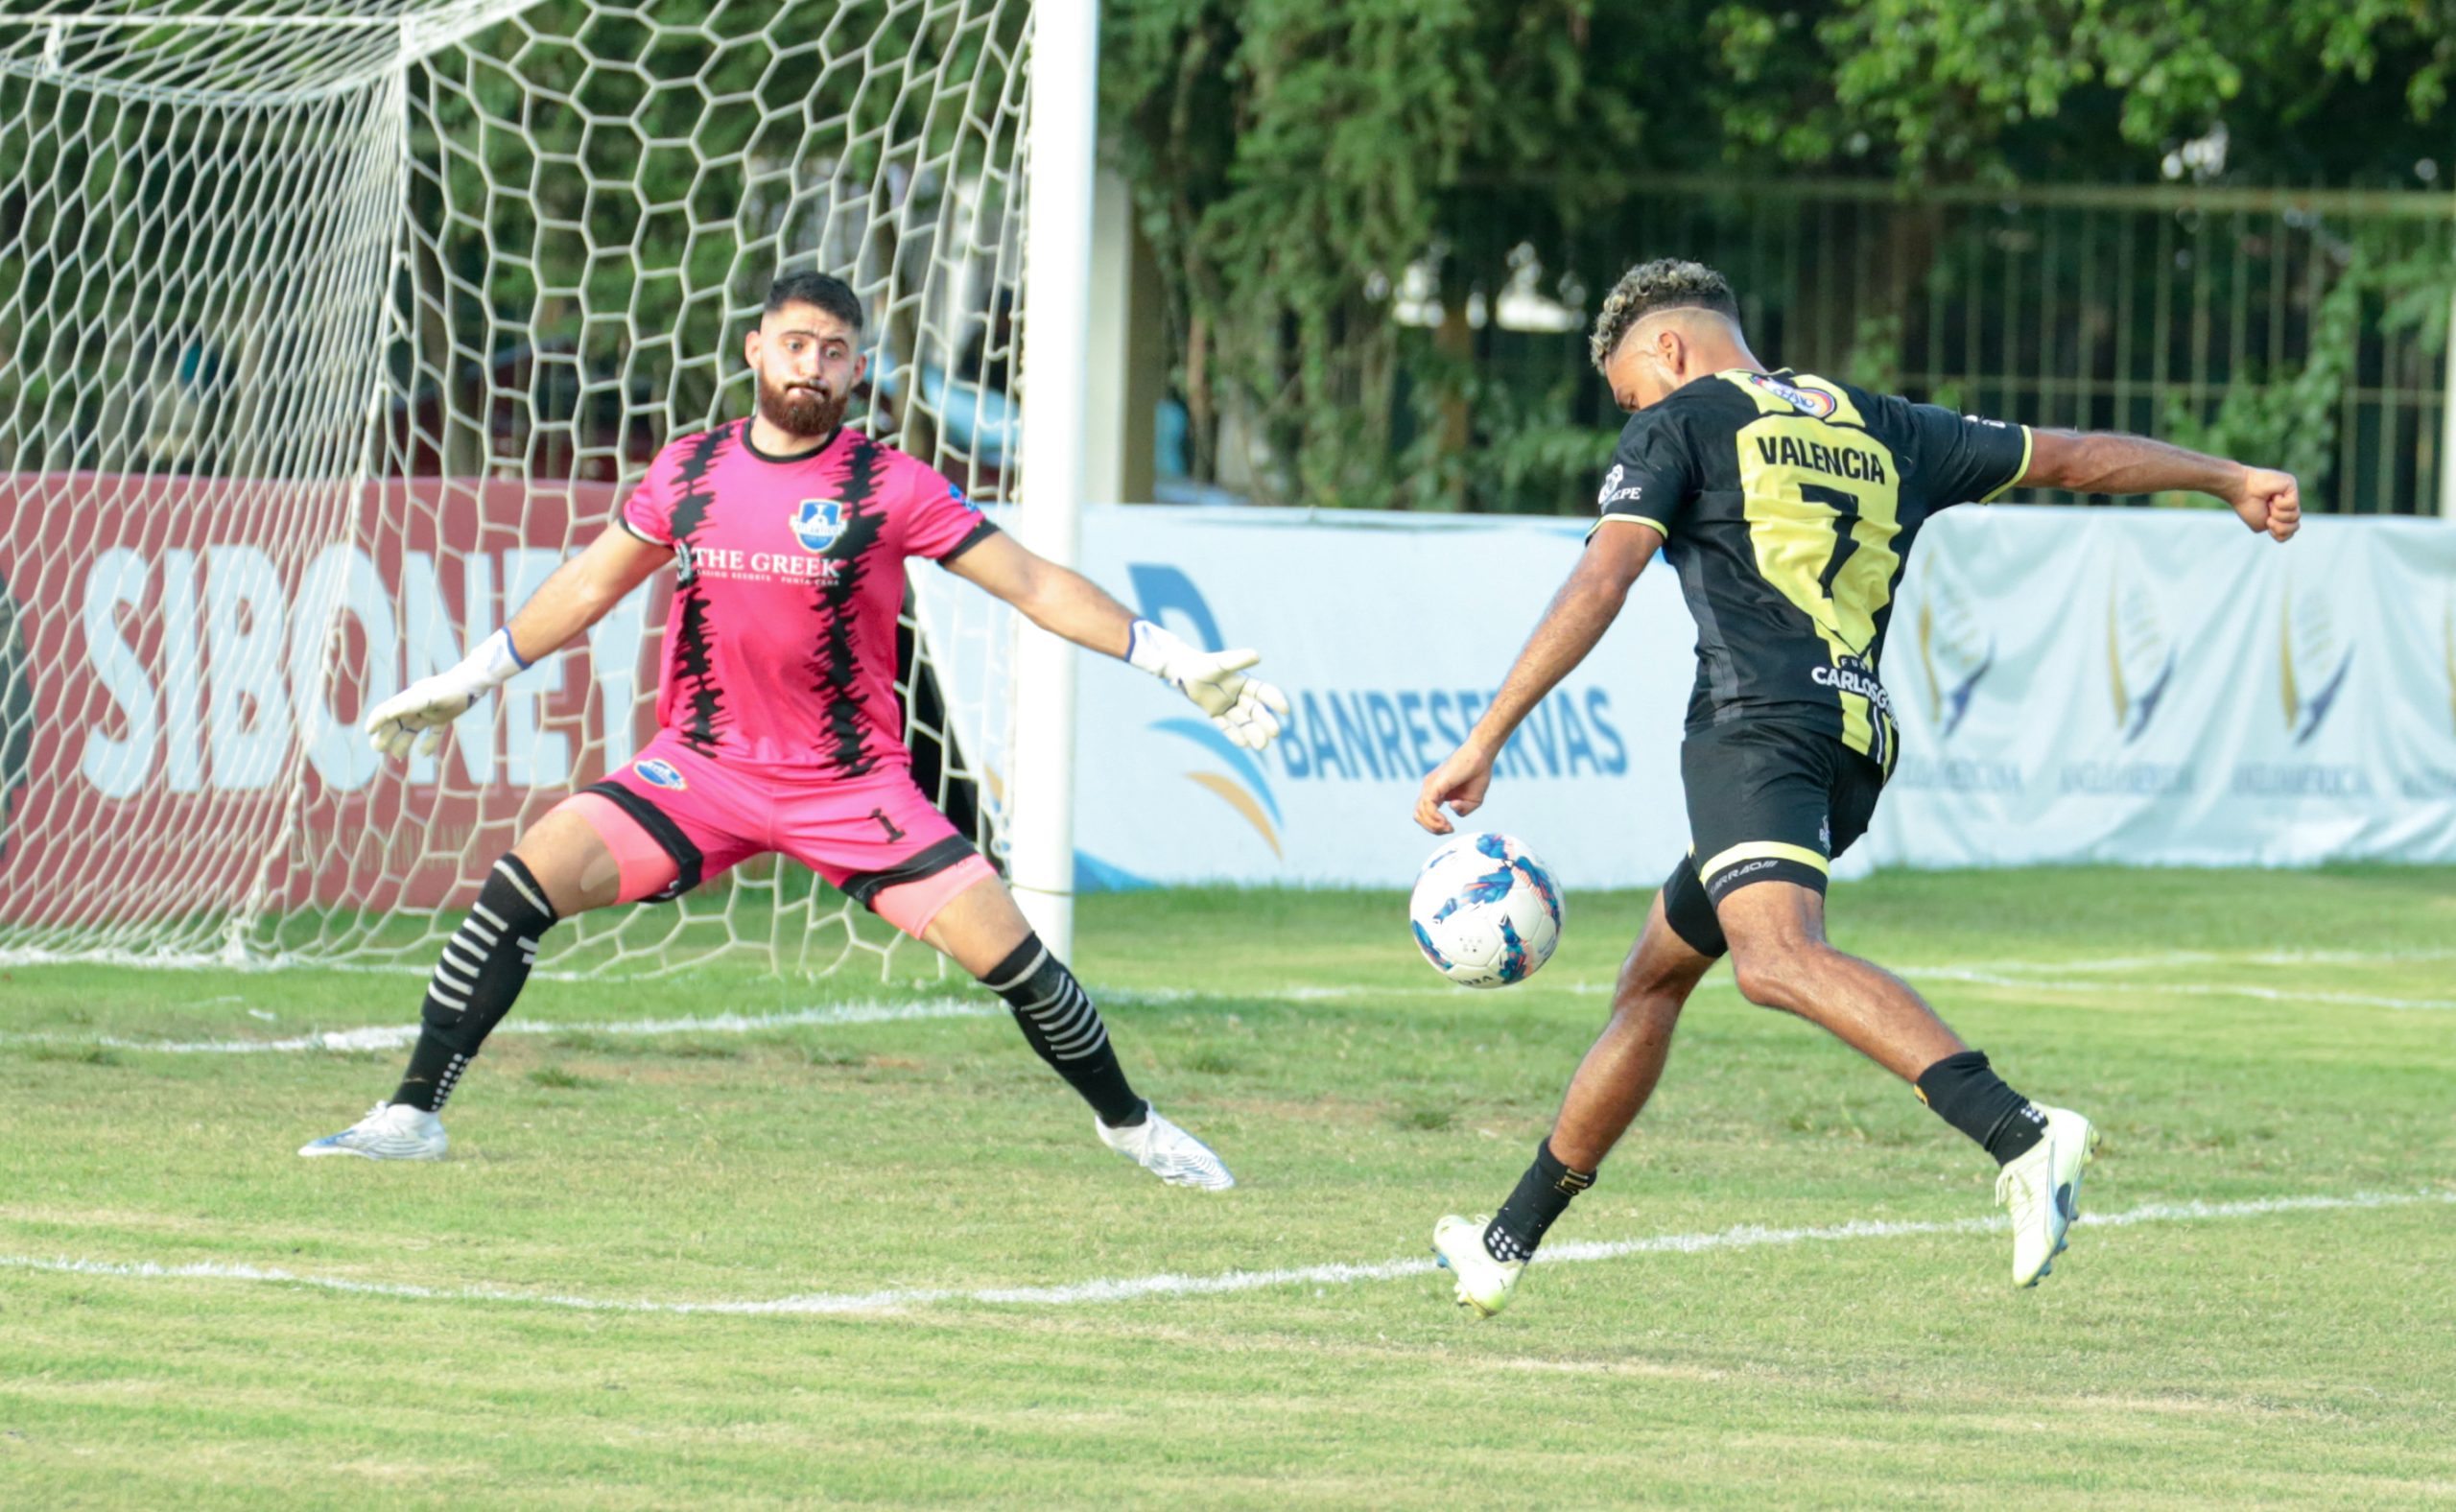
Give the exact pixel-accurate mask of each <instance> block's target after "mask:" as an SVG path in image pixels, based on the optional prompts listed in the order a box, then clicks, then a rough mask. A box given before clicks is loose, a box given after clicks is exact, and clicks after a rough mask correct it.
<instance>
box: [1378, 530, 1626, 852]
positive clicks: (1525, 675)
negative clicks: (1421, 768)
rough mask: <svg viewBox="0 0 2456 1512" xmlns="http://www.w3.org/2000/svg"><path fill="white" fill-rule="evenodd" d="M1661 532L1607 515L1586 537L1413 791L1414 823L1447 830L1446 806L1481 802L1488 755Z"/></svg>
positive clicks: (1567, 661)
mask: <svg viewBox="0 0 2456 1512" xmlns="http://www.w3.org/2000/svg"><path fill="white" fill-rule="evenodd" d="M1662 545H1663V536H1662V534H1661V532H1657V531H1656V530H1655V528H1654V527H1653V526H1651V525H1643V524H1640V523H1637V522H1635V521H1628V520H1614V521H1608V522H1606V524H1605V525H1604V526H1603V528H1601V529H1599V530H1597V531H1596V532H1595V533H1594V538H1593V539H1591V540H1590V541H1588V542H1587V546H1586V550H1585V551H1584V552H1583V553H1581V554H1579V556H1578V559H1577V565H1576V566H1575V567H1573V568H1571V569H1570V576H1569V580H1568V581H1566V582H1564V583H1562V584H1561V590H1560V592H1558V593H1556V594H1554V595H1553V596H1552V602H1551V606H1550V607H1549V608H1547V609H1546V610H1545V611H1544V618H1543V620H1542V622H1541V623H1539V624H1538V625H1537V626H1535V633H1534V634H1532V635H1530V636H1528V637H1527V638H1526V646H1525V649H1524V650H1521V651H1520V652H1519V653H1518V663H1517V665H1516V666H1514V667H1512V668H1510V670H1509V676H1508V678H1507V680H1505V681H1504V682H1503V683H1502V684H1501V687H1500V693H1499V694H1498V695H1496V696H1495V697H1494V698H1493V701H1492V705H1491V707H1489V708H1487V709H1485V710H1484V713H1483V717H1482V718H1481V719H1479V720H1477V721H1476V727H1475V728H1474V729H1472V730H1470V731H1468V732H1467V738H1466V740H1465V741H1463V742H1461V743H1460V744H1459V746H1458V748H1457V749H1456V750H1454V751H1452V752H1451V753H1450V756H1449V759H1447V760H1446V761H1444V762H1443V763H1442V764H1441V765H1440V766H1438V767H1435V768H1433V769H1432V771H1431V773H1430V774H1429V775H1428V776H1427V777H1426V778H1425V780H1424V787H1423V789H1422V790H1421V791H1419V792H1418V793H1417V795H1416V822H1417V823H1418V824H1420V825H1422V826H1424V827H1425V828H1426V829H1428V830H1430V831H1431V832H1432V833H1433V834H1435V835H1447V834H1449V833H1450V832H1451V828H1452V826H1451V823H1450V817H1449V815H1445V814H1443V813H1442V812H1441V810H1442V806H1443V805H1444V804H1447V805H1448V806H1449V808H1450V810H1451V813H1452V814H1458V815H1468V814H1473V813H1475V812H1476V809H1477V808H1478V807H1479V806H1480V805H1481V804H1482V803H1483V801H1484V790H1485V789H1486V788H1487V787H1489V786H1491V784H1492V780H1493V761H1494V759H1495V758H1496V757H1498V756H1499V755H1500V748H1501V746H1503V745H1504V744H1508V741H1509V737H1510V736H1511V734H1512V733H1513V732H1515V731H1516V730H1517V728H1518V725H1519V721H1522V720H1523V719H1525V718H1526V716H1527V715H1528V714H1529V713H1531V712H1532V711H1533V710H1534V708H1535V706H1536V705H1537V704H1539V703H1542V702H1543V701H1544V697H1545V696H1546V695H1547V694H1548V693H1550V692H1551V691H1552V690H1553V689H1554V688H1555V687H1557V686H1559V684H1560V681H1561V679H1562V678H1564V677H1566V676H1568V675H1569V674H1570V673H1571V672H1572V671H1574V670H1575V669H1576V667H1577V664H1578V663H1580V662H1582V661H1584V660H1586V658H1587V653H1588V652H1590V651H1592V650H1594V648H1595V645H1596V644H1597V643H1598V642H1600V641H1601V640H1602V639H1603V632H1604V631H1606V630H1608V629H1610V628H1611V627H1612V622H1613V621H1614V620H1616V619H1618V618H1619V616H1620V607H1621V605H1622V604H1625V603H1627V602H1629V589H1630V587H1631V586H1632V585H1633V584H1635V583H1636V582H1637V580H1638V576H1639V574H1641V573H1642V572H1644V571H1645V570H1646V563H1648V562H1650V561H1652V560H1653V559H1654V554H1655V553H1656V552H1657V551H1658V550H1659V549H1661V547H1662Z"/></svg>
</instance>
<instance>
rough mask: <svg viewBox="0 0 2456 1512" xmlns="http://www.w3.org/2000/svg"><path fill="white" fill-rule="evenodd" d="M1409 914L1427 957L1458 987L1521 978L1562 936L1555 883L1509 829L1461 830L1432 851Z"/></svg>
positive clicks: (1532, 972)
mask: <svg viewBox="0 0 2456 1512" xmlns="http://www.w3.org/2000/svg"><path fill="white" fill-rule="evenodd" d="M1407 912H1408V914H1409V916H1410V917H1411V918H1412V919H1413V920H1414V923H1415V930H1416V948H1417V949H1419V950H1421V951H1423V952H1424V958H1425V959H1427V960H1429V961H1430V962H1432V969H1433V970H1435V971H1437V972H1439V973H1441V974H1442V975H1443V976H1445V977H1447V978H1449V979H1450V980H1452V981H1454V982H1457V983H1459V984H1460V985H1462V986H1468V987H1505V986H1508V985H1509V984H1510V983H1511V982H1513V981H1524V980H1526V979H1527V978H1529V977H1531V976H1533V975H1535V972H1536V969H1537V968H1538V967H1541V966H1542V965H1543V964H1544V962H1546V961H1547V960H1550V959H1551V958H1552V948H1553V947H1554V946H1556V945H1558V944H1560V942H1561V888H1560V885H1559V884H1558V883H1555V882H1554V881H1553V880H1552V871H1551V868H1550V867H1548V866H1547V865H1545V864H1544V863H1543V862H1541V861H1539V860H1537V859H1536V856H1535V853H1534V852H1533V851H1530V850H1528V849H1527V848H1526V847H1525V846H1524V845H1522V844H1520V843H1519V842H1518V841H1517V840H1515V839H1511V838H1510V837H1508V836H1506V835H1462V836H1460V837H1458V838H1457V839H1453V840H1451V841H1448V842H1447V843H1445V844H1444V845H1443V846H1442V847H1441V848H1440V849H1439V850H1437V851H1434V852H1433V853H1432V858H1431V859H1430V860H1429V861H1427V862H1425V863H1424V870H1423V871H1421V872H1418V873H1417V874H1416V886H1415V892H1414V893H1413V895H1411V896H1410V897H1409V898H1408V899H1407Z"/></svg>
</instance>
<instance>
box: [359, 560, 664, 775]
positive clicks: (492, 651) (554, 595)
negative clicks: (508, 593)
mask: <svg viewBox="0 0 2456 1512" xmlns="http://www.w3.org/2000/svg"><path fill="white" fill-rule="evenodd" d="M672 560H673V551H672V549H671V548H668V547H664V546H657V545H654V544H652V543H650V542H648V541H644V540H642V539H640V538H639V537H638V536H636V535H634V534H632V533H631V532H628V531H626V530H625V529H623V528H622V527H621V526H619V525H614V526H608V527H607V528H606V530H605V532H604V533H603V534H602V535H600V536H598V538H597V539H596V540H595V541H593V542H591V543H590V544H589V546H588V549H587V550H585V551H583V552H581V553H580V554H579V555H578V556H575V557H573V558H572V559H571V560H569V561H567V562H565V563H563V564H562V565H561V566H560V567H557V568H555V572H554V575H553V576H552V577H550V578H548V579H546V580H545V582H544V583H543V584H541V585H539V587H538V589H537V591H536V592H535V593H533V594H531V595H530V596H529V602H526V603H524V604H522V605H521V606H520V610H519V612H518V613H516V614H514V615H513V616H512V617H511V621H510V623H509V624H508V625H506V626H504V627H503V628H502V629H499V630H497V631H495V633H494V634H492V635H490V636H487V637H486V639H485V640H484V642H482V643H481V644H480V645H479V647H478V649H477V650H474V651H471V652H470V653H469V654H468V656H467V657H466V658H464V659H463V660H462V661H461V663H460V665H458V666H455V667H448V668H446V669H444V670H443V671H442V672H439V673H436V674H435V675H434V676H432V677H421V678H419V679H418V680H417V681H416V682H413V683H412V684H410V685H409V686H408V687H407V688H404V689H402V690H401V691H400V692H399V693H396V694H394V695H393V696H392V697H389V698H387V699H385V700H384V701H383V702H381V703H379V704H377V705H376V706H375V707H374V708H372V709H369V710H368V711H367V714H366V738H367V740H368V741H369V742H370V743H371V744H373V745H374V746H375V748H376V749H377V750H380V751H382V752H384V753H385V754H386V755H388V756H394V757H398V756H402V755H406V754H407V753H408V751H409V748H410V745H411V743H412V742H413V741H415V740H416V739H417V736H418V732H419V731H421V730H424V731H426V732H427V737H426V749H427V751H428V752H429V753H430V754H431V753H433V752H434V750H435V749H436V747H437V746H438V745H440V744H442V743H443V731H444V729H445V727H446V726H448V725H449V724H450V723H451V722H452V721H454V720H456V719H458V718H460V717H461V714H462V713H464V712H466V711H467V709H468V707H469V705H470V704H472V703H474V702H476V701H477V700H478V699H479V698H481V697H484V696H485V694H486V693H487V692H488V691H489V690H491V689H494V688H496V687H499V686H501V685H502V684H503V683H505V682H508V681H509V680H510V679H511V678H512V677H513V676H515V675H517V674H518V673H520V672H521V671H522V670H523V669H525V668H527V667H528V666H529V665H530V664H531V663H532V662H534V661H536V660H537V658H539V657H540V656H550V655H552V654H554V653H555V651H558V650H562V649H563V648H564V647H565V646H567V645H569V644H570V643H571V641H572V640H573V639H574V638H575V637H577V636H579V634H580V633H581V632H583V631H585V630H586V629H587V628H588V627H589V626H592V625H595V624H596V623H597V622H598V621H600V620H602V619H603V618H605V615H606V612H607V611H608V610H610V609H612V608H613V607H614V605H616V604H618V603H620V602H623V599H624V597H625V596H626V594H628V593H629V592H630V591H631V590H632V589H634V588H636V587H638V586H639V585H640V584H641V583H642V582H643V581H645V580H646V579H647V578H648V575H649V574H650V573H652V572H654V571H656V570H657V569H658V568H659V567H662V566H664V565H665V564H666V563H667V562H669V561H672Z"/></svg>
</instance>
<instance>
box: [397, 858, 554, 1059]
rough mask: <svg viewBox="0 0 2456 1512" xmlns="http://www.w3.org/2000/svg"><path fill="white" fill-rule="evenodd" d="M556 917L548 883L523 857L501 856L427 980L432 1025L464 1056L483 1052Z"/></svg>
mask: <svg viewBox="0 0 2456 1512" xmlns="http://www.w3.org/2000/svg"><path fill="white" fill-rule="evenodd" d="M554 922H555V910H554V909H553V908H552V907H551V906H550V905H548V903H547V902H546V889H545V888H543V887H541V886H538V885H537V879H536V878H535V877H534V876H532V875H531V873H530V870H529V868H528V867H527V866H526V865H524V864H522V862H521V860H520V858H519V857H517V856H510V855H507V856H505V857H504V858H503V859H502V860H501V861H498V862H495V864H494V869H493V870H492V871H489V872H487V873H486V885H485V886H484V887H483V888H481V889H480V890H479V892H478V901H477V902H476V903H474V904H472V905H470V908H469V916H468V917H467V918H465V919H463V920H461V927H460V928H459V929H457V930H455V931H453V933H452V937H451V938H450V939H448V940H446V941H444V944H443V955H442V956H441V957H439V958H438V959H437V961H436V963H435V975H434V976H433V977H430V978H429V979H428V980H427V987H426V1010H425V1014H424V1018H425V1020H426V1025H427V1028H430V1029H432V1030H434V1031H435V1033H436V1036H437V1038H439V1039H441V1040H442V1041H443V1042H444V1043H446V1044H448V1045H450V1046H451V1047H452V1049H453V1050H454V1051H456V1052H458V1053H459V1054H461V1056H464V1057H466V1056H470V1055H474V1054H476V1053H477V1052H478V1047H479V1045H480V1044H482V1043H484V1040H485V1037H486V1035H487V1033H488V1032H489V1031H490V1030H492V1029H493V1028H494V1027H495V1026H496V1025H497V1024H498V1023H501V1022H502V1020H503V1016H504V1015H505V1014H507V1013H508V1012H510V1011H511V1003H512V1000H513V999H514V998H516V997H518V996H519V995H520V989H521V987H522V986H523V985H524V984H525V983H527V981H528V980H529V967H530V965H531V962H533V961H535V960H536V958H537V939H538V936H539V935H541V934H543V933H546V930H547V928H548V926H550V925H552V924H553V923H554Z"/></svg>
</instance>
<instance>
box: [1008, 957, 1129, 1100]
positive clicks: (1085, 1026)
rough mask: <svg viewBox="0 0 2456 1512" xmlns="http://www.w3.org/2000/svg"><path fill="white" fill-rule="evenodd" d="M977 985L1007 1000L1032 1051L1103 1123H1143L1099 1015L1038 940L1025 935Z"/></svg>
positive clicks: (1064, 969)
mask: <svg viewBox="0 0 2456 1512" xmlns="http://www.w3.org/2000/svg"><path fill="white" fill-rule="evenodd" d="M980 982H981V985H983V986H985V987H987V988H988V989H989V990H990V991H992V992H994V993H996V994H998V996H1000V997H1002V998H1004V999H1005V1000H1006V1006H1007V1007H1008V1008H1010V1009H1012V1010H1013V1012H1014V1015H1015V1025H1016V1027H1017V1028H1020V1029H1022V1030H1023V1031H1024V1038H1025V1039H1026V1040H1027V1041H1028V1042H1029V1043H1030V1045H1031V1048H1032V1050H1033V1051H1035V1052H1036V1053H1037V1054H1038V1055H1039V1056H1040V1058H1041V1059H1043V1060H1045V1061H1047V1062H1049V1064H1050V1067H1051V1069H1052V1070H1054V1071H1055V1072H1056V1073H1057V1074H1058V1075H1061V1076H1063V1077H1065V1078H1066V1084H1067V1085H1068V1086H1071V1087H1073V1088H1074V1090H1075V1091H1076V1092H1078V1093H1080V1094H1081V1095H1082V1098H1083V1100H1084V1101H1086V1102H1088V1103H1090V1104H1091V1105H1092V1111H1093V1112H1095V1113H1097V1114H1098V1115H1099V1116H1100V1122H1103V1123H1105V1124H1107V1125H1108V1126H1109V1127H1111V1128H1121V1127H1123V1126H1125V1125H1127V1124H1131V1123H1140V1122H1143V1115H1144V1109H1145V1103H1144V1101H1143V1099H1141V1098H1138V1097H1136V1096H1135V1095H1134V1089H1133V1088H1132V1087H1131V1086H1129V1085H1127V1084H1126V1079H1125V1071H1124V1069H1123V1068H1122V1067H1121V1066H1119V1065H1118V1063H1117V1051H1115V1050H1114V1049H1112V1048H1111V1047H1110V1045H1109V1031H1108V1026H1107V1025H1106V1024H1103V1023H1102V1022H1101V1021H1100V1010H1099V1009H1098V1008H1097V1007H1094V1006H1093V1005H1092V999H1091V995H1090V994H1089V993H1086V992H1085V991H1084V990H1083V984H1082V983H1081V982H1078V981H1076V980H1074V973H1073V972H1071V971H1068V970H1067V969H1066V963H1065V962H1064V961H1062V960H1059V959H1058V958H1057V957H1055V956H1052V955H1051V954H1050V952H1049V947H1047V946H1046V945H1043V944H1042V943H1041V942H1040V936H1039V935H1037V934H1027V935H1025V936H1024V942H1023V943H1022V944H1021V945H1018V946H1016V947H1015V948H1014V950H1013V951H1012V952H1010V953H1009V954H1008V955H1007V957H1006V958H1005V959H1004V960H1002V961H1000V962H999V963H998V964H997V965H996V966H994V967H991V968H990V970H989V972H988V974H987V975H985V976H983V977H982V978H981V979H980Z"/></svg>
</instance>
